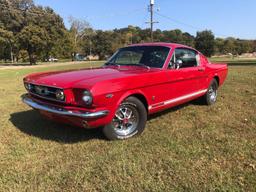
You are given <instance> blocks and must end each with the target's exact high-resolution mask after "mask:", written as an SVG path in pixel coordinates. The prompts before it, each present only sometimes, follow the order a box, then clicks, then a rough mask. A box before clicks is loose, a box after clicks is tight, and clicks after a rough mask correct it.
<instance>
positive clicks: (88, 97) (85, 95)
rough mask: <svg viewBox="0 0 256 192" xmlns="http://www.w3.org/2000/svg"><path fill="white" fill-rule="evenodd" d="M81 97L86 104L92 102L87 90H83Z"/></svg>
mask: <svg viewBox="0 0 256 192" xmlns="http://www.w3.org/2000/svg"><path fill="white" fill-rule="evenodd" d="M82 99H83V101H84V102H85V104H86V105H91V104H92V94H91V93H90V92H89V91H84V92H83V95H82Z"/></svg>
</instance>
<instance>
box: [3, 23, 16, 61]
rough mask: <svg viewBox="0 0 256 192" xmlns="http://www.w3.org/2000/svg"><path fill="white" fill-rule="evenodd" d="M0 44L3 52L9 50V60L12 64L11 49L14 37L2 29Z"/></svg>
mask: <svg viewBox="0 0 256 192" xmlns="http://www.w3.org/2000/svg"><path fill="white" fill-rule="evenodd" d="M0 44H1V47H2V48H4V50H5V51H7V50H9V53H10V54H9V58H10V59H11V61H12V62H13V60H14V58H13V47H14V45H13V44H14V36H13V33H12V32H11V31H7V30H5V29H3V28H0Z"/></svg>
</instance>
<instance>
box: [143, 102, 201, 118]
mask: <svg viewBox="0 0 256 192" xmlns="http://www.w3.org/2000/svg"><path fill="white" fill-rule="evenodd" d="M189 105H198V106H204V105H205V104H204V103H203V102H202V100H200V99H195V100H193V101H190V102H188V103H184V104H181V105H178V106H175V107H172V108H169V109H165V110H163V111H160V112H158V113H154V114H152V115H150V116H149V117H148V121H150V120H152V119H155V118H159V117H161V116H164V115H166V114H168V113H173V112H175V111H178V110H181V109H183V108H186V107H187V106H189Z"/></svg>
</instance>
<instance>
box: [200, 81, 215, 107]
mask: <svg viewBox="0 0 256 192" xmlns="http://www.w3.org/2000/svg"><path fill="white" fill-rule="evenodd" d="M217 96H218V82H217V81H216V79H213V80H212V81H211V84H210V86H209V88H208V90H207V92H206V94H205V95H204V97H203V99H204V102H205V103H206V104H207V105H213V104H214V103H215V102H216V101H217Z"/></svg>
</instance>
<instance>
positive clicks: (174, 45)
mask: <svg viewBox="0 0 256 192" xmlns="http://www.w3.org/2000/svg"><path fill="white" fill-rule="evenodd" d="M133 46H164V47H170V48H177V47H186V48H191V47H188V46H186V45H182V44H177V43H165V42H154V43H138V44H131V45H129V47H133ZM191 49H193V48H191Z"/></svg>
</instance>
